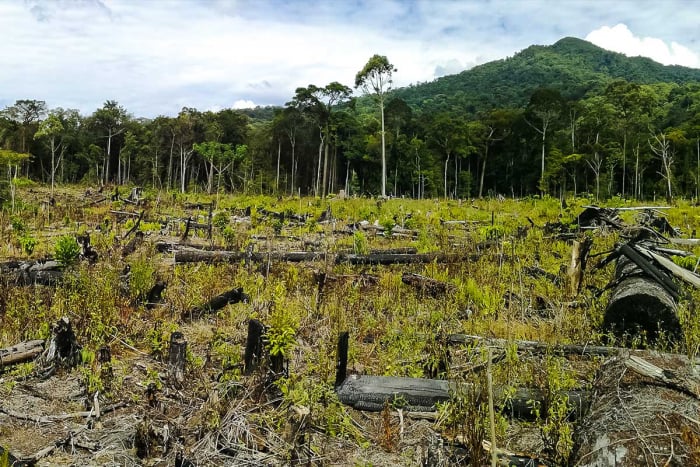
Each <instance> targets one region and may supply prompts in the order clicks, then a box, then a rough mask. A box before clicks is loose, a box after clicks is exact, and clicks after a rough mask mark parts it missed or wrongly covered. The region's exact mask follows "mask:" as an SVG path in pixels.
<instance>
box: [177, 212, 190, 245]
mask: <svg viewBox="0 0 700 467" xmlns="http://www.w3.org/2000/svg"><path fill="white" fill-rule="evenodd" d="M191 223H192V218H191V217H188V218H187V222H186V223H185V231H184V232H183V233H182V237H180V241H181V242H184V241H185V240H187V236H188V235H189V234H190V224H191Z"/></svg>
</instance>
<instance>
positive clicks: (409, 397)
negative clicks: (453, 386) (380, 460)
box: [336, 375, 450, 412]
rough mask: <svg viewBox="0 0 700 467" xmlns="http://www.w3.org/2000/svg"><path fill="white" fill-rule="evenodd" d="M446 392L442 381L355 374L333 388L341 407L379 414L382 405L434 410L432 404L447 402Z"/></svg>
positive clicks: (446, 389)
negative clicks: (346, 406)
mask: <svg viewBox="0 0 700 467" xmlns="http://www.w3.org/2000/svg"><path fill="white" fill-rule="evenodd" d="M449 391H450V387H449V383H448V382H447V381H443V380H435V379H421V378H400V377H395V376H359V375H350V376H349V377H347V378H346V379H345V381H343V383H342V384H341V385H340V386H339V387H338V388H337V389H336V392H337V394H338V399H339V400H340V402H342V403H343V404H346V405H349V406H352V407H354V408H356V409H358V410H366V411H371V412H379V411H381V410H382V409H383V408H384V404H385V403H389V404H398V405H399V406H402V407H406V408H408V409H409V410H411V411H419V412H422V411H425V412H430V411H434V410H435V407H436V406H435V404H437V403H438V402H445V401H448V400H449V399H450V392H449Z"/></svg>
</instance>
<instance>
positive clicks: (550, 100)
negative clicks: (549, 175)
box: [525, 88, 563, 192]
mask: <svg viewBox="0 0 700 467" xmlns="http://www.w3.org/2000/svg"><path fill="white" fill-rule="evenodd" d="M562 107H563V99H562V97H561V94H559V91H556V90H554V89H549V88H540V89H537V90H536V91H535V92H534V93H532V96H531V97H530V103H529V104H528V106H527V116H526V119H525V121H526V122H527V124H528V125H530V126H531V127H532V128H533V129H534V130H535V131H536V132H538V133H539V134H540V135H541V136H542V160H541V170H540V190H541V191H542V192H545V191H546V189H545V188H546V186H545V177H544V161H545V154H546V147H547V131H548V130H549V129H550V127H551V126H552V124H553V123H554V122H555V121H556V119H557V118H559V115H560V114H561V111H562ZM530 120H533V121H536V123H532V122H531V121H530Z"/></svg>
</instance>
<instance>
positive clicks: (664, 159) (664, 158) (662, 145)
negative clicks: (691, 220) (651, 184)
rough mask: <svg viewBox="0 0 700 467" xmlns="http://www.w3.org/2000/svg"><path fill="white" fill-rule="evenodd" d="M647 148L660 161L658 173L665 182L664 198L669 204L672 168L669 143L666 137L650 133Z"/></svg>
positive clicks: (662, 134)
mask: <svg viewBox="0 0 700 467" xmlns="http://www.w3.org/2000/svg"><path fill="white" fill-rule="evenodd" d="M649 147H650V148H651V152H653V153H654V155H656V157H658V158H659V159H661V169H662V170H661V171H659V172H658V174H659V175H661V177H662V178H663V179H664V180H666V190H667V192H666V196H667V198H668V201H669V202H670V201H671V199H672V193H671V174H672V168H673V162H674V161H673V151H672V150H671V143H670V142H669V140H668V139H667V137H666V134H665V133H663V132H661V133H659V134H656V133H652V139H650V140H649Z"/></svg>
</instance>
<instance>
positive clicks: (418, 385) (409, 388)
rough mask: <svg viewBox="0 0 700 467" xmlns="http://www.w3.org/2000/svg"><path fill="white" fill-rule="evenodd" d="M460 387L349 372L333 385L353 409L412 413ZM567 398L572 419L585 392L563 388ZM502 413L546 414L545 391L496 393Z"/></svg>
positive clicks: (578, 412) (515, 415)
mask: <svg viewBox="0 0 700 467" xmlns="http://www.w3.org/2000/svg"><path fill="white" fill-rule="evenodd" d="M459 390H460V386H459V385H456V384H454V383H450V382H448V381H445V380H438V379H422V378H402V377H396V376H366V375H362V376H360V375H350V376H348V377H347V378H346V379H345V381H343V383H342V384H341V385H340V386H338V387H337V388H336V393H337V394H338V399H339V400H340V402H342V403H343V404H346V405H349V406H351V407H353V408H354V409H356V410H363V411H367V412H380V411H382V410H383V409H384V406H385V404H387V403H388V404H390V405H393V406H396V407H397V408H405V409H408V410H410V411H412V412H433V411H435V410H436V405H437V404H438V403H442V402H447V401H449V400H450V399H451V398H452V394H453V392H454V391H459ZM562 394H563V395H565V397H566V398H567V400H568V407H569V411H570V413H569V417H570V418H571V419H575V418H578V417H580V416H581V414H582V413H583V412H584V411H585V409H586V405H587V400H588V394H587V393H586V392H584V391H564V392H563V393H562ZM496 398H497V399H498V400H499V401H500V402H499V403H498V405H499V408H500V411H501V413H503V414H504V415H506V416H508V417H511V418H514V419H523V420H533V419H534V418H535V415H534V413H533V410H534V409H533V408H534V407H535V405H539V410H540V413H547V394H546V392H545V391H543V390H540V389H530V388H519V389H517V390H516V391H515V394H513V395H510V396H509V397H507V398H506V397H504V395H503V394H498V393H497V394H496Z"/></svg>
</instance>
